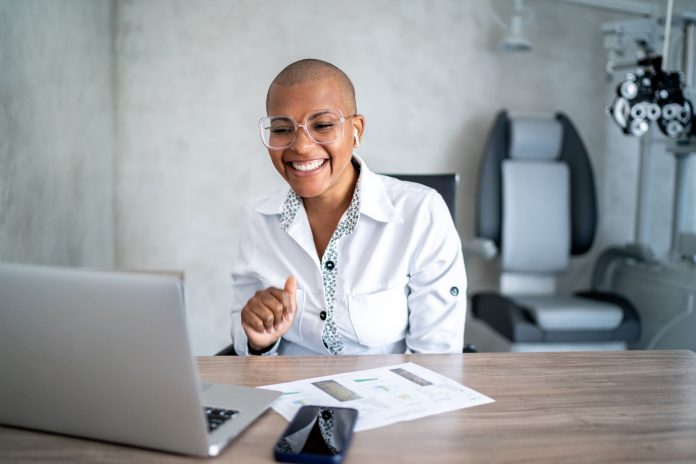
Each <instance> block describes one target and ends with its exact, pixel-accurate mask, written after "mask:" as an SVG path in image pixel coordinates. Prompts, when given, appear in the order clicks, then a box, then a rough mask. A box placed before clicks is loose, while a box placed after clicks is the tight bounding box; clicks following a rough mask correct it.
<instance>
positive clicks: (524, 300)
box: [466, 111, 640, 351]
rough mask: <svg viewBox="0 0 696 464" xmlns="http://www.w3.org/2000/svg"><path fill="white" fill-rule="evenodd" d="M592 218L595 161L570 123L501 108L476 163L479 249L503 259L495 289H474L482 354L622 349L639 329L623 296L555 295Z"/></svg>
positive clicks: (472, 324) (473, 337) (473, 332)
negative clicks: (558, 279) (514, 113)
mask: <svg viewBox="0 0 696 464" xmlns="http://www.w3.org/2000/svg"><path fill="white" fill-rule="evenodd" d="M596 225H597V210H596V200H595V187H594V178H593V174H592V167H591V166H590V162H589V158H588V155H587V151H586V150H585V146H584V145H583V143H582V140H581V139H580V136H579V134H578V133H577V131H576V130H575V127H574V126H573V124H572V123H571V121H570V120H569V119H568V118H567V117H566V116H565V115H564V114H562V113H557V114H556V115H555V117H550V116H549V117H541V116H515V117H513V116H510V115H509V114H508V113H507V112H505V111H502V112H500V113H499V114H498V115H497V116H496V119H495V122H494V124H493V127H492V129H491V132H490V134H489V136H488V141H487V143H486V145H485V147H484V151H483V157H482V160H481V165H480V168H479V178H478V197H477V211H476V235H477V240H476V242H478V243H477V247H475V248H477V249H478V250H480V251H481V252H482V253H481V254H482V255H487V256H484V257H486V258H492V257H498V258H499V263H500V281H499V291H495V292H492V291H490V292H481V293H476V294H473V295H472V297H471V315H470V316H473V317H468V318H467V319H468V321H467V331H466V340H467V341H469V342H473V343H475V344H476V345H477V346H478V349H479V351H571V350H572V351H577V350H623V349H626V342H627V341H630V340H635V339H637V338H638V336H639V333H640V321H639V318H638V314H637V312H636V310H635V309H634V307H633V305H632V304H631V303H630V302H629V301H628V300H627V299H625V298H623V297H622V296H620V295H616V294H612V293H606V292H600V291H596V290H589V291H583V292H578V293H575V294H573V295H560V294H557V292H556V282H555V276H556V275H557V274H558V273H561V272H563V271H564V270H565V269H566V268H567V267H568V264H569V259H570V257H571V256H574V255H581V254H583V253H585V252H586V251H588V250H589V249H590V247H591V246H592V242H593V240H594V236H595V228H596ZM470 248H471V247H470Z"/></svg>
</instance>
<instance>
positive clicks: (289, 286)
mask: <svg viewBox="0 0 696 464" xmlns="http://www.w3.org/2000/svg"><path fill="white" fill-rule="evenodd" d="M296 290H297V279H296V278H295V276H293V275H291V276H290V277H288V279H287V280H286V281H285V287H284V288H283V293H284V294H285V295H286V300H285V307H286V309H287V311H288V312H289V313H290V314H292V315H294V314H295V309H296V308H297V300H296V297H295V293H296Z"/></svg>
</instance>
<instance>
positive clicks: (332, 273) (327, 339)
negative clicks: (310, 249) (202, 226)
mask: <svg viewBox="0 0 696 464" xmlns="http://www.w3.org/2000/svg"><path fill="white" fill-rule="evenodd" d="M359 193H360V192H359V188H358V185H357V184H356V185H355V191H354V192H353V198H352V200H351V202H350V206H349V207H348V210H347V211H346V213H345V214H344V215H343V217H342V218H341V220H340V221H339V223H338V226H337V227H336V230H335V231H334V233H333V235H332V236H331V239H330V240H329V244H328V245H327V246H326V250H325V251H324V256H323V259H322V260H321V280H322V284H323V286H324V303H325V305H326V319H325V320H324V327H323V329H322V334H321V339H322V341H323V342H324V346H325V347H326V349H327V350H328V351H329V353H331V354H340V353H341V352H342V351H343V341H342V340H341V336H340V334H339V332H338V327H337V325H336V321H335V320H334V306H335V304H336V273H337V272H338V253H337V252H336V246H337V242H338V240H339V239H340V238H342V237H345V236H346V235H350V234H351V233H353V231H354V230H355V228H356V227H357V225H358V219H359V218H360V194H359ZM300 205H301V198H300V197H299V195H297V194H296V193H295V192H294V191H293V190H290V192H289V193H288V196H287V198H286V199H285V203H284V204H283V210H282V213H281V217H280V228H281V229H282V230H283V231H285V232H287V230H288V229H289V228H290V225H291V224H292V223H293V221H294V220H295V217H296V216H297V212H298V210H299V208H300Z"/></svg>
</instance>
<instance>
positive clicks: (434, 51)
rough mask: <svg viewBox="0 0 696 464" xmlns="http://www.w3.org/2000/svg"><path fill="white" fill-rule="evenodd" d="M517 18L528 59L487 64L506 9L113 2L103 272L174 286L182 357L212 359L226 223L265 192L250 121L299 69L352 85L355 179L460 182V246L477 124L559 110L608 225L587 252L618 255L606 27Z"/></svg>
mask: <svg viewBox="0 0 696 464" xmlns="http://www.w3.org/2000/svg"><path fill="white" fill-rule="evenodd" d="M528 4H529V5H530V6H532V8H533V9H534V11H535V13H536V19H535V20H534V23H533V24H530V25H529V27H528V28H527V30H528V31H529V34H528V35H529V38H530V40H531V41H532V42H533V43H534V47H535V48H534V51H532V52H530V53H527V54H520V55H505V54H502V53H500V52H499V51H498V50H497V49H496V44H497V42H498V40H499V39H500V38H501V36H502V32H503V31H502V30H501V29H500V28H499V26H497V25H496V23H495V21H494V20H493V18H492V16H491V10H492V11H493V12H495V13H497V14H498V15H500V16H502V17H503V18H504V20H507V18H508V17H509V13H510V10H511V3H510V2H490V1H486V2H483V1H476V2H474V1H461V0H449V1H438V2H432V1H428V0H407V1H399V2H395V1H390V0H381V1H380V0H358V1H355V2H352V3H351V4H346V3H344V2H325V1H303V2H284V1H275V0H253V1H234V2H222V1H216V2H205V3H201V2H196V3H190V2H185V1H173V2H169V1H168V2H163V1H155V2H152V1H134V2H119V3H118V34H117V47H116V51H117V61H118V79H117V81H118V109H119V111H118V125H119V140H120V144H121V145H120V150H119V155H118V158H117V164H116V180H117V189H116V192H117V199H116V212H117V219H116V225H117V227H116V250H117V253H116V256H117V264H118V266H120V267H125V268H155V269H161V268H172V269H181V270H185V272H186V279H187V291H188V303H189V308H190V320H191V323H192V331H193V333H194V340H195V348H196V350H197V351H198V352H199V353H212V352H214V351H215V350H216V349H218V348H220V347H222V346H223V345H224V344H225V343H226V341H227V332H228V327H229V322H228V310H229V306H228V301H229V300H230V296H229V280H228V272H229V270H230V268H231V265H232V262H233V260H234V256H235V253H236V239H237V235H238V230H239V217H240V214H241V212H242V209H243V208H244V206H245V205H246V204H247V203H248V201H249V200H250V199H252V198H253V197H255V196H257V195H259V194H261V193H262V192H265V191H268V190H269V189H272V188H274V187H275V186H279V185H282V183H281V179H280V177H279V176H278V175H277V174H276V172H275V171H274V169H273V167H272V166H271V163H270V162H269V160H268V156H267V154H266V152H265V150H264V148H263V146H262V145H261V143H260V141H259V140H258V135H257V131H256V122H257V120H258V118H259V117H260V116H262V115H263V114H264V100H265V93H266V90H267V86H268V84H269V82H270V81H271V79H272V78H273V77H274V76H275V74H276V73H277V72H278V71H280V69H282V68H283V67H284V66H285V65H287V64H289V63H290V62H292V61H294V60H296V59H299V58H304V57H316V58H322V59H325V60H328V61H330V62H333V63H334V64H336V65H338V66H339V67H341V68H342V69H343V70H344V71H346V72H347V74H348V75H349V76H350V77H351V78H352V79H353V81H354V84H355V87H356V89H357V99H358V108H359V111H361V112H362V113H363V114H365V116H366V118H367V131H366V134H365V138H364V140H363V143H362V145H361V147H360V149H359V153H360V154H361V155H362V156H363V157H364V158H365V159H366V161H367V162H368V164H369V165H370V167H371V168H372V169H373V170H375V171H381V172H390V171H391V172H397V171H398V172H443V171H456V172H459V173H460V175H461V178H462V189H461V190H462V191H461V197H460V202H459V213H460V215H459V216H460V218H461V220H460V230H461V232H462V236H463V237H465V238H466V237H470V236H471V235H472V234H473V212H474V204H473V196H474V192H475V185H476V183H475V179H476V173H477V169H478V162H479V156H480V153H481V149H482V146H483V143H484V141H485V137H486V134H487V131H488V128H489V126H490V124H491V121H492V119H493V117H494V115H495V113H496V112H497V111H498V110H499V109H500V108H503V107H505V108H509V109H511V110H518V111H553V110H562V111H564V112H566V113H567V114H568V115H569V116H570V117H571V118H572V119H573V120H574V121H575V123H576V124H577V127H578V129H579V130H580V132H581V134H582V135H583V136H584V138H585V142H586V143H587V146H588V148H589V150H590V152H591V153H592V157H593V162H594V164H595V167H596V168H597V170H598V172H597V174H598V186H599V190H600V192H601V194H603V195H607V194H609V195H611V196H612V199H611V200H610V201H608V200H606V199H602V200H601V204H602V205H603V206H604V207H605V208H606V210H607V212H608V214H609V215H610V217H611V218H612V220H609V221H607V220H602V222H601V229H600V232H599V237H598V243H600V244H602V245H606V244H608V243H617V242H625V241H628V240H629V239H630V236H631V234H632V222H631V214H632V212H633V203H634V198H633V192H632V191H631V188H630V186H631V185H632V184H633V183H634V180H633V178H632V177H631V176H632V175H633V172H632V170H633V169H634V168H633V167H626V168H622V170H624V171H627V174H628V175H625V174H626V173H625V172H615V171H606V172H603V171H602V168H604V167H605V165H606V158H607V157H613V156H616V155H615V154H613V153H607V151H606V145H607V142H606V140H605V138H606V132H607V127H610V126H609V122H608V121H607V120H606V118H605V116H604V107H605V105H606V104H607V103H608V101H607V95H608V94H609V93H610V90H609V84H608V83H607V82H606V81H605V80H604V65H605V53H604V49H603V46H602V38H601V35H600V33H599V29H600V26H601V23H602V22H603V21H605V20H608V19H613V18H619V17H620V16H619V15H615V14H612V13H606V12H597V11H593V10H589V9H584V8H580V7H574V6H569V5H559V4H555V3H553V2H550V1H546V0H537V1H529V2H528ZM625 156H626V157H627V158H631V157H633V158H631V159H630V160H629V161H632V160H633V159H634V158H635V156H634V155H633V153H627V154H626V155H625ZM612 186H616V188H617V189H621V190H620V191H619V190H617V191H613V190H612ZM626 186H628V188H627V189H626V188H625V187H626ZM469 264H470V265H469V269H468V270H469V274H470V278H471V282H472V286H473V287H481V286H485V285H492V284H493V281H492V280H491V275H492V274H491V272H492V271H491V269H492V266H490V265H483V263H481V262H476V261H472V262H471V263H469ZM590 265H591V261H590V260H588V259H580V260H578V261H577V262H576V263H575V265H574V268H573V272H572V273H571V277H569V278H568V279H567V282H569V284H566V285H567V286H571V285H572V286H575V285H577V286H582V285H586V284H587V282H588V275H589V270H590Z"/></svg>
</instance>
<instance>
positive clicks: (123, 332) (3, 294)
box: [0, 263, 280, 456]
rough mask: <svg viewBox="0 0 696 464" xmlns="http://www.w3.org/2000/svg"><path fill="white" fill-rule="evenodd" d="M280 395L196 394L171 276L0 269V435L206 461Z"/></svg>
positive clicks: (179, 294)
mask: <svg viewBox="0 0 696 464" xmlns="http://www.w3.org/2000/svg"><path fill="white" fill-rule="evenodd" d="M278 396H280V393H278V392H274V391H270V390H262V389H256V388H251V387H243V386H235V385H223V384H207V383H200V382H199V381H198V379H197V376H196V367H195V365H194V360H193V356H192V354H191V347H190V345H189V339H188V334H187V329H186V317H185V311H184V298H183V287H182V284H181V281H180V279H179V278H178V277H175V276H164V275H150V274H131V273H115V272H100V271H87V270H79V269H67V268H55V267H42V266H27V265H16V264H2V263H0V424H2V425H9V426H15V427H23V428H29V429H38V430H44V431H48V432H55V433H60V434H67V435H73V436H78V437H85V438H90V439H96V440H103V441H108V442H113V443H121V444H127V445H132V446H137V447H144V448H152V449H157V450H163V451H168V452H173V453H179V454H187V455H194V456H215V455H217V454H219V453H220V451H221V450H222V449H223V448H224V447H225V445H227V444H228V443H229V442H230V441H231V440H232V439H233V438H234V437H236V436H237V435H239V434H240V433H241V432H242V431H243V430H244V429H245V428H246V427H247V426H248V425H249V424H251V423H252V422H253V421H254V420H255V419H256V418H257V417H259V416H260V415H261V414H262V413H263V412H264V411H265V410H266V409H268V407H269V406H270V404H271V403H272V402H273V401H274V400H275V399H276V398H277V397H278Z"/></svg>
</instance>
